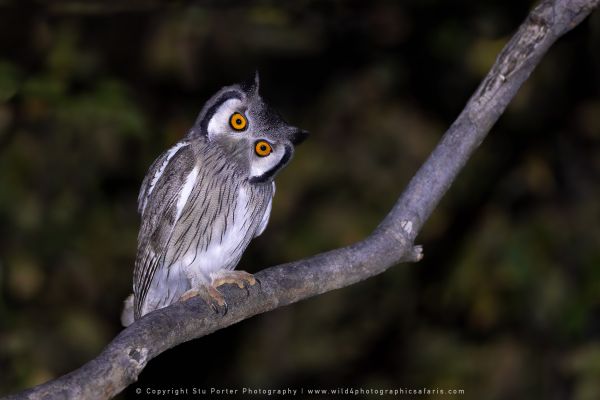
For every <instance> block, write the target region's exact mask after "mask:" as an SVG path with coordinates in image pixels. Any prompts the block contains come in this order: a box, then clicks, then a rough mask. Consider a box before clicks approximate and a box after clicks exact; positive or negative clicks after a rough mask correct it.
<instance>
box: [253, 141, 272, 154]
mask: <svg viewBox="0 0 600 400" xmlns="http://www.w3.org/2000/svg"><path fill="white" fill-rule="evenodd" d="M272 151H273V148H272V147H271V145H270V144H269V142H267V141H264V140H259V141H258V142H256V144H255V145H254V152H255V153H256V155H257V156H259V157H266V156H268V155H269V154H271V152H272Z"/></svg>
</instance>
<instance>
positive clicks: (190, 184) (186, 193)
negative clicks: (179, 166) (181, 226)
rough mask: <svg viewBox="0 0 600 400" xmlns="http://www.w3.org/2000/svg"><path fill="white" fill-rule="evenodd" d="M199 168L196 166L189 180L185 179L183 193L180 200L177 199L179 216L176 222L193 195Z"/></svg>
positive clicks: (188, 177) (180, 194) (180, 193)
mask: <svg viewBox="0 0 600 400" xmlns="http://www.w3.org/2000/svg"><path fill="white" fill-rule="evenodd" d="M198 171H199V169H198V166H197V165H196V166H195V167H194V169H193V170H192V172H190V173H189V175H188V176H187V178H185V184H184V185H183V187H182V188H181V192H179V199H177V216H176V217H175V221H177V220H179V216H180V215H181V212H182V211H183V207H185V204H186V203H187V201H188V198H189V197H190V193H192V189H193V188H194V185H195V184H196V179H197V178H198Z"/></svg>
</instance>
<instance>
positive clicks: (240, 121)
mask: <svg viewBox="0 0 600 400" xmlns="http://www.w3.org/2000/svg"><path fill="white" fill-rule="evenodd" d="M229 125H231V127H232V128H233V129H235V130H236V131H243V130H244V129H246V126H247V125H248V121H246V117H244V116H243V115H242V114H240V113H238V112H236V113H233V114H231V117H229Z"/></svg>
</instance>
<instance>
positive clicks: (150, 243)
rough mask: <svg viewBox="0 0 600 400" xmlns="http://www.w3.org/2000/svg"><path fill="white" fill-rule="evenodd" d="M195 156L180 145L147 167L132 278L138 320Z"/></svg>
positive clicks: (164, 249)
mask: <svg viewBox="0 0 600 400" xmlns="http://www.w3.org/2000/svg"><path fill="white" fill-rule="evenodd" d="M194 165H195V160H194V154H193V151H192V149H191V148H190V146H189V145H188V143H187V142H180V143H178V144H177V145H175V146H174V147H172V148H171V149H169V150H168V151H166V152H165V153H164V154H162V155H161V156H160V157H159V158H158V159H157V160H156V161H155V162H154V164H152V166H151V167H150V170H149V171H148V174H147V175H146V178H145V179H144V182H143V183H142V188H141V190H140V196H139V198H138V202H139V203H138V207H139V211H140V213H141V215H142V224H141V227H140V233H139V237H138V251H137V257H136V261H135V269H134V274H133V292H134V294H135V304H134V312H135V315H136V319H137V318H139V316H140V315H141V311H142V306H143V304H144V301H145V299H146V295H147V293H148V290H149V288H150V285H151V283H152V279H153V277H154V274H155V273H156V270H157V268H159V267H160V266H161V264H162V260H163V259H164V257H165V255H166V251H167V243H168V242H169V239H170V237H171V235H172V233H173V228H174V226H175V223H176V219H177V215H178V211H180V210H178V206H179V207H181V206H182V204H178V203H179V200H180V197H181V192H182V190H183V189H184V187H185V182H186V178H187V177H188V175H189V174H190V171H192V170H193V169H194Z"/></svg>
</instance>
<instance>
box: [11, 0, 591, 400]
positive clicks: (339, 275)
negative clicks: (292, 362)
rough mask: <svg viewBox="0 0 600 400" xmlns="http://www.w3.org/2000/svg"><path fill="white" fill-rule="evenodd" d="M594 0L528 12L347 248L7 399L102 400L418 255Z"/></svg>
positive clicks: (188, 305) (182, 316)
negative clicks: (239, 331) (470, 166)
mask: <svg viewBox="0 0 600 400" xmlns="http://www.w3.org/2000/svg"><path fill="white" fill-rule="evenodd" d="M599 2H600V0H545V1H542V2H541V3H540V4H539V5H537V6H536V7H535V8H534V9H533V10H532V11H531V13H530V14H529V16H528V17H527V19H526V20H525V22H523V24H522V25H521V26H520V27H519V30H518V31H517V32H516V33H515V35H514V36H513V37H512V38H511V40H510V41H509V42H508V43H507V45H506V46H505V47H504V49H503V50H502V52H501V53H500V54H499V55H498V58H497V59H496V62H495V63H494V65H493V67H492V69H491V70H490V72H489V73H488V74H487V76H486V77H485V79H484V80H483V82H482V83H481V84H480V86H479V87H478V89H477V90H476V91H475V94H474V95H473V96H472V97H471V98H470V99H469V101H468V102H467V104H466V106H465V108H464V110H463V111H462V112H461V114H460V115H459V116H458V118H457V119H456V121H455V122H454V123H453V124H452V126H450V128H449V129H448V131H447V132H446V133H445V134H444V136H443V138H442V139H441V141H440V143H439V144H438V145H437V147H436V148H435V149H434V151H433V152H432V153H431V155H430V156H429V158H428V159H427V161H426V162H425V163H424V164H423V166H422V167H421V168H420V169H419V171H418V172H417V173H416V175H415V176H414V177H413V179H412V180H411V182H410V184H409V185H408V188H407V189H406V190H405V191H404V193H403V194H402V195H401V197H400V198H399V199H398V201H397V202H396V204H395V205H394V207H393V208H392V210H391V211H390V212H389V214H388V215H387V216H386V217H385V218H384V220H383V221H382V222H381V224H380V225H379V226H378V227H377V228H376V230H375V231H374V232H373V233H372V234H371V235H370V236H369V237H367V238H366V239H364V240H362V241H360V242H358V243H356V244H353V245H351V246H348V247H344V248H340V249H336V250H332V251H329V252H326V253H322V254H318V255H316V256H314V257H310V258H307V259H303V260H299V261H296V262H292V263H288V264H283V265H279V266H275V267H272V268H268V269H265V270H263V271H261V272H259V273H258V274H256V277H257V278H258V279H260V281H261V285H260V288H259V287H258V286H254V287H252V288H251V289H250V296H249V297H246V293H245V292H244V291H241V290H236V289H232V288H230V287H226V288H224V290H223V291H224V294H225V297H226V299H227V302H228V304H229V312H228V313H227V314H226V315H225V316H222V315H217V314H215V313H214V312H213V311H212V310H211V309H210V308H209V307H207V306H206V305H205V304H204V303H203V302H202V300H200V299H197V298H195V299H192V300H189V301H187V302H185V303H177V304H174V305H172V306H169V307H167V308H165V309H162V310H158V311H155V312H152V313H150V314H148V315H146V316H145V317H144V318H142V319H141V320H139V321H137V322H135V323H134V324H133V325H131V326H130V327H128V328H127V329H125V330H123V331H122V332H121V333H120V334H119V335H118V336H117V337H116V338H115V339H114V340H113V341H112V342H111V343H109V344H108V345H107V346H106V348H105V349H104V350H103V351H102V353H101V354H100V355H99V356H98V357H96V358H95V359H93V360H92V361H90V362H88V363H87V364H85V365H83V366H82V367H81V368H79V369H77V370H75V371H73V372H71V373H69V374H67V375H64V376H62V377H60V378H57V379H55V380H53V381H50V382H47V383H44V384H42V385H39V386H36V387H34V388H32V389H28V390H26V391H23V392H21V393H17V394H15V395H12V396H9V397H8V398H9V399H41V398H65V399H73V398H86V399H107V398H111V397H113V396H115V395H116V394H118V393H119V392H121V391H122V390H123V389H124V388H126V387H127V386H128V385H129V384H131V383H132V382H134V381H135V380H136V379H137V377H138V375H139V374H140V372H141V371H142V370H143V369H144V367H145V366H146V364H147V363H148V361H149V360H151V359H152V358H154V357H156V356H157V355H159V354H160V353H162V352H164V351H166V350H167V349H169V348H171V347H174V346H177V345H178V344H180V343H183V342H186V341H189V340H192V339H196V338H199V337H202V336H205V335H208V334H210V333H212V332H214V331H216V330H218V329H222V328H225V327H227V326H229V325H232V324H235V323H236V322H239V321H241V320H244V319H247V318H250V317H252V316H254V315H256V314H260V313H264V312H267V311H270V310H273V309H275V308H278V307H282V306H285V305H287V304H291V303H295V302H297V301H300V300H303V299H306V298H309V297H312V296H316V295H318V294H321V293H324V292H327V291H330V290H334V289H339V288H342V287H345V286H348V285H351V284H353V283H356V282H358V281H361V280H364V279H367V278H369V277H371V276H374V275H377V274H380V273H382V272H383V271H385V270H386V269H388V268H389V267H391V266H392V265H395V264H397V263H400V262H409V261H418V260H419V259H420V257H421V252H420V248H419V247H418V246H417V247H414V246H413V241H414V239H415V237H416V235H417V234H418V232H419V231H420V229H421V227H422V226H423V224H424V223H425V221H426V220H427V219H428V217H429V216H430V214H431V213H432V211H433V210H434V208H435V207H436V206H437V204H438V203H439V201H440V199H441V198H442V196H443V195H444V193H445V192H446V190H448V188H449V187H450V185H451V184H452V182H453V181H454V179H455V178H456V176H457V174H458V173H459V171H460V170H461V169H462V168H463V166H464V165H465V163H466V162H467V160H468V159H469V157H470V156H471V154H472V153H473V151H474V150H475V149H476V148H477V147H478V146H479V145H480V144H481V142H482V141H483V139H484V138H485V136H486V135H487V133H488V132H489V130H490V129H491V127H492V126H493V124H494V123H495V122H496V121H497V120H498V118H499V117H500V115H502V113H503V112H504V110H505V108H506V106H507V105H508V103H509V102H510V101H511V100H512V98H513V97H514V96H515V94H516V93H517V90H518V89H519V88H520V87H521V85H522V84H523V82H524V81H525V80H526V79H527V78H528V77H529V75H530V74H531V72H532V71H533V69H534V68H535V67H536V65H537V64H538V63H539V62H540V60H541V58H542V57H543V55H544V54H545V53H546V51H547V50H548V49H549V48H550V46H552V44H553V43H554V42H555V41H556V40H557V39H558V38H559V37H560V36H562V35H563V34H565V33H566V32H568V31H569V30H571V29H572V28H574V27H575V26H576V25H578V24H579V23H580V22H581V21H582V20H583V19H584V18H585V17H586V16H587V15H588V14H590V13H591V12H592V10H593V9H594V8H595V7H597V6H598V3H599Z"/></svg>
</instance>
